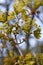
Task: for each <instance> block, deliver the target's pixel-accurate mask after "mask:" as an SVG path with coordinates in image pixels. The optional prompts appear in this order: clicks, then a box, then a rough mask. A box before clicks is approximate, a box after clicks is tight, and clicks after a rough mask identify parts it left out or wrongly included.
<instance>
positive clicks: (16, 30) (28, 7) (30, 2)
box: [0, 0, 43, 65]
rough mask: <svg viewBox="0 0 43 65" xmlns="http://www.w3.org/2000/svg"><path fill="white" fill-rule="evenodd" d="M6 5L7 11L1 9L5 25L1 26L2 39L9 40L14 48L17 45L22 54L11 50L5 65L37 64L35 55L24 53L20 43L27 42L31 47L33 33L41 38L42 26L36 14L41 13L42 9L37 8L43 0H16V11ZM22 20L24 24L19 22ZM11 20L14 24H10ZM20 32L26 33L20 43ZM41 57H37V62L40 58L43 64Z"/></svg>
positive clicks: (0, 36)
mask: <svg viewBox="0 0 43 65" xmlns="http://www.w3.org/2000/svg"><path fill="white" fill-rule="evenodd" d="M6 6H7V9H6V11H5V12H2V11H0V22H2V23H3V25H2V26H0V39H1V40H4V42H7V41H9V42H10V43H11V45H12V47H13V48H14V47H16V48H17V49H18V52H19V54H20V55H19V56H17V57H15V55H14V50H13V49H11V50H10V51H9V57H8V58H5V60H4V62H5V65H35V64H36V61H35V58H34V56H33V55H32V54H31V53H28V54H26V55H23V53H22V51H21V49H20V47H19V44H22V43H23V42H26V43H27V47H29V42H28V39H29V36H30V35H31V34H33V35H34V36H35V38H36V39H39V38H40V37H41V28H40V26H39V25H38V24H37V23H36V19H35V18H34V17H35V16H36V17H37V15H36V14H39V13H40V11H39V10H37V9H38V8H39V7H40V6H43V1H42V0H15V3H14V4H13V8H14V11H10V12H9V11H8V8H9V6H8V4H7V5H6ZM15 19H17V20H15ZM20 20H21V23H22V25H20V24H19V22H20ZM10 21H12V22H13V24H10ZM34 27H35V29H34V31H32V28H34ZM11 34H13V35H14V38H13V37H12V36H11ZM18 34H25V38H23V41H21V40H20V43H18V41H17V35H18ZM6 44H7V43H3V46H2V47H3V48H4V47H6ZM27 49H28V48H27ZM39 56H40V55H39ZM39 56H38V58H39ZM24 57H25V59H24ZM40 59H41V57H40ZM40 59H37V62H38V60H39V64H40V65H42V64H43V62H42V61H43V59H41V60H42V61H41V62H40Z"/></svg>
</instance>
